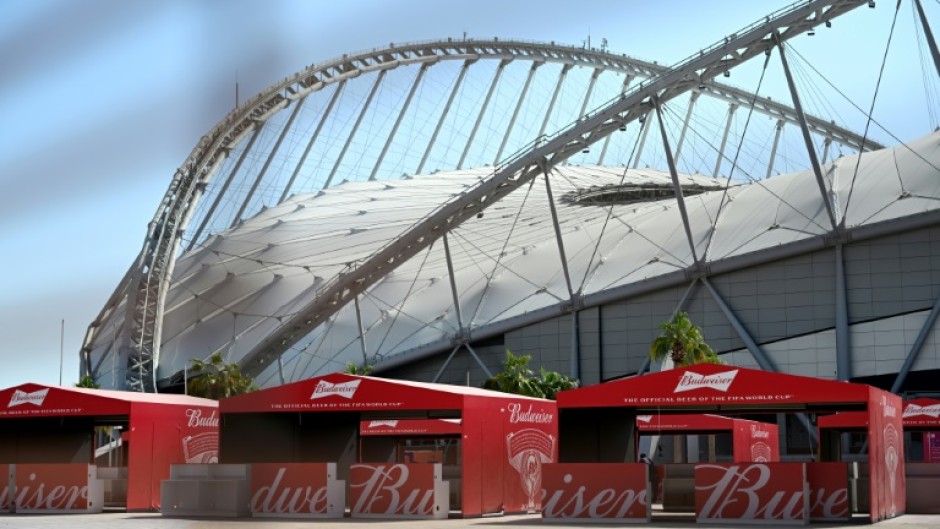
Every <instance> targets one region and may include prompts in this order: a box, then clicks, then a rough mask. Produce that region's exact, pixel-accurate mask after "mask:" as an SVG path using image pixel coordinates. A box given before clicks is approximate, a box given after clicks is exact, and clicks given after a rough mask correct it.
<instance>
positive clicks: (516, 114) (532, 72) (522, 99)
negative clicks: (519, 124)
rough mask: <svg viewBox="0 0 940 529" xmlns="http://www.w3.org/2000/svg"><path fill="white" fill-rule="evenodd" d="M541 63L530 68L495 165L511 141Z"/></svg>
mask: <svg viewBox="0 0 940 529" xmlns="http://www.w3.org/2000/svg"><path fill="white" fill-rule="evenodd" d="M541 65H542V63H541V62H533V63H532V67H531V68H529V75H527V76H526V78H525V84H523V85H522V91H521V92H519V99H517V100H516V108H514V109H513V111H512V117H510V118H509V126H507V127H506V133H505V134H503V141H501V142H500V144H499V149H497V150H496V157H495V158H493V165H496V164H498V163H499V159H500V158H501V157H502V156H503V150H504V149H505V148H506V142H508V141H509V136H510V135H511V134H512V128H513V126H515V124H516V118H518V117H519V110H520V109H521V108H522V103H523V102H525V96H526V94H528V93H529V85H530V84H532V77H534V76H535V70H537V69H538V67H539V66H541Z"/></svg>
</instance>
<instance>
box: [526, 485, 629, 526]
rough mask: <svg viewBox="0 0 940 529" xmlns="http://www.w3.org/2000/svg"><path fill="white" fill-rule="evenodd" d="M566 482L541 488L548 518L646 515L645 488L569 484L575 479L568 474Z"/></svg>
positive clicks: (545, 514) (544, 511)
mask: <svg viewBox="0 0 940 529" xmlns="http://www.w3.org/2000/svg"><path fill="white" fill-rule="evenodd" d="M562 481H563V482H564V484H565V485H566V486H562V487H560V488H558V489H557V490H552V491H550V492H549V491H546V490H544V489H543V491H542V506H543V516H545V517H546V518H613V519H643V520H645V519H646V517H647V494H646V489H645V488H642V489H640V490H637V489H636V488H622V489H617V488H612V487H602V488H592V490H590V491H589V490H588V487H587V486H585V485H581V486H577V487H575V486H571V487H568V486H567V485H570V484H571V483H572V481H573V476H572V475H571V474H565V475H564V477H563V478H562Z"/></svg>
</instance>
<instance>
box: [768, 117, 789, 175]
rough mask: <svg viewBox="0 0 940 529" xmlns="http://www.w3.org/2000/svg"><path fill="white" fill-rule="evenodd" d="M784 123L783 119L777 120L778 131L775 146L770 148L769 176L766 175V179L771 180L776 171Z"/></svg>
mask: <svg viewBox="0 0 940 529" xmlns="http://www.w3.org/2000/svg"><path fill="white" fill-rule="evenodd" d="M783 124H784V121H783V120H782V119H778V120H777V130H776V131H775V132H774V144H773V146H772V147H771V148H770V160H769V161H768V162H767V174H766V175H764V178H765V179H766V178H770V173H772V172H773V170H774V161H776V159H777V146H778V145H780V133H781V132H783Z"/></svg>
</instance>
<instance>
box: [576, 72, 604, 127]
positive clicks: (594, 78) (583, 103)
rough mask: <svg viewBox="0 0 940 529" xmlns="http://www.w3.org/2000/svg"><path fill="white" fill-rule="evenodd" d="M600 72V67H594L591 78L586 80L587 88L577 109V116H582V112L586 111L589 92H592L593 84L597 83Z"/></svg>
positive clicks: (589, 96)
mask: <svg viewBox="0 0 940 529" xmlns="http://www.w3.org/2000/svg"><path fill="white" fill-rule="evenodd" d="M600 74H601V69H600V68H595V69H594V73H592V74H591V80H590V82H588V87H587V90H586V91H585V92H584V100H583V101H581V110H580V111H578V118H579V119H580V118H583V117H584V113H585V112H586V111H587V106H588V102H590V100H591V94H593V93H594V85H595V84H597V77H598V76H599V75H600Z"/></svg>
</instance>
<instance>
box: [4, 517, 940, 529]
mask: <svg viewBox="0 0 940 529" xmlns="http://www.w3.org/2000/svg"><path fill="white" fill-rule="evenodd" d="M541 525H543V523H542V521H541V518H540V517H538V516H535V515H526V516H503V517H493V518H475V519H471V520H420V521H416V520H401V521H385V520H352V519H349V518H346V519H343V520H310V521H306V520H305V521H293V520H258V519H256V518H242V519H235V520H215V519H213V520H192V519H186V520H184V519H179V518H164V517H162V516H160V515H159V514H127V513H105V514H78V515H0V528H8V527H9V528H21V529H33V528H50V529H51V528H55V529H70V528H84V529H112V528H113V529H249V528H251V529H254V528H255V527H260V528H270V529H293V528H298V529H299V528H304V529H353V528H357V527H362V528H368V529H407V528H412V527H414V528H417V529H432V528H438V527H443V528H445V529H462V528H466V527H478V528H479V529H503V528H506V529H510V528H514V527H520V528H529V529H531V528H533V527H539V526H541ZM544 525H545V527H550V528H555V527H592V528H594V529H597V528H598V527H604V525H598V524H584V525H579V524H544ZM620 527H623V526H622V525H620ZM640 527H652V528H654V529H680V528H682V529H687V528H691V527H698V528H702V527H705V528H709V527H719V526H718V525H696V524H695V523H693V522H692V521H691V520H690V519H688V518H686V519H681V518H675V517H668V515H667V516H662V517H656V518H654V520H653V523H652V524H651V525H649V526H645V525H641V526H640ZM734 527H736V528H746V527H759V528H761V529H767V528H770V527H777V526H773V525H767V524H761V525H753V526H746V525H736V526H734ZM789 527H792V526H789ZM810 527H819V528H827V529H839V528H844V527H852V528H854V529H859V528H860V527H865V526H864V525H859V524H857V523H853V524H847V525H846V524H812V525H810ZM874 527H879V528H880V527H884V528H886V529H937V528H940V515H905V516H900V517H898V518H894V519H891V520H886V521H883V522H881V523H879V524H877V525H875V526H874Z"/></svg>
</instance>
